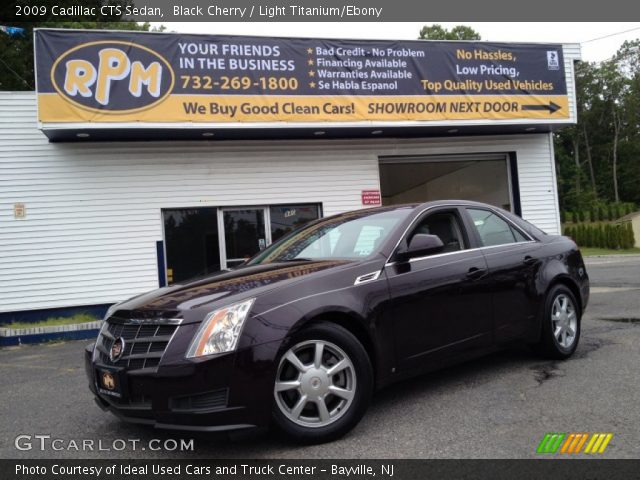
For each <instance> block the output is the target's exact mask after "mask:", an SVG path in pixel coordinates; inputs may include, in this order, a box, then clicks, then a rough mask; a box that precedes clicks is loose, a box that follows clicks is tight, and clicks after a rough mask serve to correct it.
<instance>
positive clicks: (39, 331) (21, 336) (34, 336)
mask: <svg viewBox="0 0 640 480" xmlns="http://www.w3.org/2000/svg"><path fill="white" fill-rule="evenodd" d="M101 323H102V321H101V320H98V321H95V322H87V323H77V324H70V325H58V326H52V327H30V328H17V329H12V328H0V347H6V346H10V345H22V344H23V343H42V342H47V341H51V340H80V339H87V338H94V337H96V336H97V335H98V330H100V324H101Z"/></svg>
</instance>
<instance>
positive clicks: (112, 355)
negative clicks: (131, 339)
mask: <svg viewBox="0 0 640 480" xmlns="http://www.w3.org/2000/svg"><path fill="white" fill-rule="evenodd" d="M123 353H124V338H122V337H118V338H116V339H115V340H114V341H113V345H111V350H110V351H109V360H111V361H112V362H113V363H115V362H117V361H118V360H120V357H122V354H123Z"/></svg>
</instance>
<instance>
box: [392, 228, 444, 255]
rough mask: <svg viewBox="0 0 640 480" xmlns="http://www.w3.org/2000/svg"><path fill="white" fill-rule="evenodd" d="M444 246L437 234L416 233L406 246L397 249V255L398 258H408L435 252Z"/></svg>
mask: <svg viewBox="0 0 640 480" xmlns="http://www.w3.org/2000/svg"><path fill="white" fill-rule="evenodd" d="M443 248H444V243H442V240H440V237H438V236H437V235H428V234H426V233H416V234H415V235H414V236H413V238H412V239H411V241H410V242H409V245H408V247H406V248H405V249H403V250H398V253H397V256H398V258H399V259H400V260H409V259H410V258H415V257H423V256H425V255H429V254H431V253H437V252H439V251H441V250H442V249H443Z"/></svg>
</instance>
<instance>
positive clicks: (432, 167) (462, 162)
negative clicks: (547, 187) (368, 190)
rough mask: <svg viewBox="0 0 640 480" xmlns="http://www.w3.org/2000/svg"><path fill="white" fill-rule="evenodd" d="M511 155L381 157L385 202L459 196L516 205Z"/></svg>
mask: <svg viewBox="0 0 640 480" xmlns="http://www.w3.org/2000/svg"><path fill="white" fill-rule="evenodd" d="M511 164H512V162H511V160H510V158H509V154H506V153H504V154H491V155H440V156H432V155H425V156H410V157H382V158H380V189H381V193H382V204H383V205H397V204H402V203H420V202H428V201H431V200H443V199H458V200H474V201H478V202H484V203H489V204H491V205H495V206H498V207H501V208H504V209H505V210H510V211H516V213H518V212H517V209H516V208H514V203H515V202H514V195H513V191H514V188H513V184H512V180H511V173H512V165H511Z"/></svg>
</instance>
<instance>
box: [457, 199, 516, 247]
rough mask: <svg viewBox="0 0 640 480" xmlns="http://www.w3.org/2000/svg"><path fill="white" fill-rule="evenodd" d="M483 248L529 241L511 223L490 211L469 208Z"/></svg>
mask: <svg viewBox="0 0 640 480" xmlns="http://www.w3.org/2000/svg"><path fill="white" fill-rule="evenodd" d="M467 211H468V212H469V215H470V216H471V220H472V221H473V224H474V225H475V227H476V230H477V231H478V235H479V236H480V241H481V242H482V246H483V247H491V246H496V245H505V244H508V243H519V242H526V241H528V239H527V238H526V237H525V236H524V235H523V234H522V233H521V232H520V231H518V230H517V229H515V228H513V227H512V226H511V225H509V223H508V222H507V221H505V220H503V219H502V218H500V217H499V216H498V215H496V214H495V213H492V212H490V211H489V210H483V209H479V208H467Z"/></svg>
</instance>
